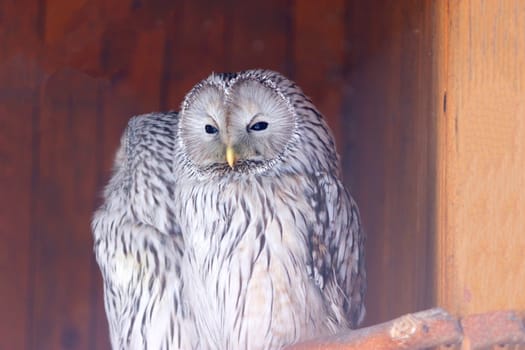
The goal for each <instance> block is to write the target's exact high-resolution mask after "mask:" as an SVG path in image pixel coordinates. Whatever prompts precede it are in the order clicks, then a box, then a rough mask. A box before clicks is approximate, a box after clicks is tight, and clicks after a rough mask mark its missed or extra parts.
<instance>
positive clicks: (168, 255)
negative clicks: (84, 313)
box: [93, 70, 365, 349]
mask: <svg viewBox="0 0 525 350" xmlns="http://www.w3.org/2000/svg"><path fill="white" fill-rule="evenodd" d="M227 158H228V159H227ZM228 163H231V165H232V166H230V164H228ZM93 232H94V236H95V253H96V256H97V261H98V263H99V265H100V269H101V271H102V275H103V278H104V287H105V305H106V312H107V315H108V320H109V324H110V334H111V340H112V345H113V348H114V349H145V348H149V349H278V348H280V347H282V346H284V345H287V344H292V343H295V342H297V341H300V340H306V339H308V338H310V337H313V336H318V335H326V334H331V333H334V332H336V331H338V330H341V329H343V328H347V327H355V326H356V325H357V324H358V323H359V322H360V321H361V319H362V317H363V316H364V306H363V294H364V289H365V271H364V257H363V241H364V235H363V233H362V230H361V226H360V221H359V213H358V210H357V206H356V205H355V203H354V201H353V200H352V198H351V197H350V195H349V194H348V192H347V191H346V190H345V188H344V187H343V185H342V183H341V180H340V169H339V164H338V157H337V154H336V152H335V146H334V141H333V137H332V136H331V133H330V131H329V129H328V127H327V125H326V123H325V122H324V120H323V119H322V117H321V115H320V114H319V112H317V110H316V109H315V107H314V106H313V104H312V103H311V102H310V100H309V99H308V98H306V97H305V96H304V95H303V93H302V92H301V90H300V89H299V88H298V87H297V86H296V85H295V84H294V83H293V82H291V81H289V80H288V79H286V78H284V77H282V76H281V75H279V74H278V73H275V72H271V71H264V70H253V71H245V72H240V73H234V74H213V75H211V76H210V77H209V78H208V79H206V80H204V81H203V82H201V83H199V84H197V85H196V86H195V87H194V88H193V89H192V90H191V91H190V92H189V93H188V95H187V96H186V98H185V101H184V102H183V105H182V109H181V112H180V114H177V113H175V112H171V113H153V114H148V115H143V116H138V117H135V118H133V119H132V120H131V121H130V123H129V125H128V128H127V130H126V132H125V133H124V136H123V138H122V142H121V148H120V150H119V151H118V154H117V157H116V161H115V171H114V175H113V177H112V179H111V180H110V182H109V184H108V186H107V188H106V191H105V203H104V204H103V206H102V207H101V208H100V209H99V210H98V211H97V212H96V214H95V217H94V220H93Z"/></svg>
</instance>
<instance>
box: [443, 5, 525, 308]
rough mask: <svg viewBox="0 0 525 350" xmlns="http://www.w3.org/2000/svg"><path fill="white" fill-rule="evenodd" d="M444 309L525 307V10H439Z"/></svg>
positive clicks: (464, 7) (491, 7)
mask: <svg viewBox="0 0 525 350" xmlns="http://www.w3.org/2000/svg"><path fill="white" fill-rule="evenodd" d="M435 16H436V19H437V30H436V39H435V48H434V50H433V51H434V52H435V53H436V55H438V57H437V64H436V65H435V74H436V76H437V80H436V86H437V88H438V93H436V95H435V98H436V100H437V101H438V102H439V103H438V102H436V105H437V106H440V108H439V110H438V111H437V112H438V116H437V122H438V126H437V137H438V140H437V143H438V154H437V169H438V171H437V174H438V176H437V179H438V182H437V221H436V222H437V237H436V247H437V254H436V263H435V264H436V273H437V282H436V283H437V301H438V304H439V305H440V306H442V307H445V308H447V309H448V310H450V311H451V312H453V313H458V314H460V315H465V314H470V313H474V312H486V311H491V310H497V309H508V308H517V309H523V308H525V293H524V292H523V284H524V283H525V259H524V258H523V254H524V252H525V190H524V189H525V175H524V174H525V69H524V67H525V2H523V1H521V0H502V1H477V0H464V1H463V0H462V1H439V2H435Z"/></svg>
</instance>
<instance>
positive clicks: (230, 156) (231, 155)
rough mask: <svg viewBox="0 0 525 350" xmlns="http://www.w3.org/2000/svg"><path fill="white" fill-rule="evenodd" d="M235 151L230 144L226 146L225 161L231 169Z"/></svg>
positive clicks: (233, 163)
mask: <svg viewBox="0 0 525 350" xmlns="http://www.w3.org/2000/svg"><path fill="white" fill-rule="evenodd" d="M236 160H237V159H236V156H235V151H234V150H233V147H232V146H226V161H227V162H228V165H229V166H230V168H232V169H233V166H234V165H235V161H236Z"/></svg>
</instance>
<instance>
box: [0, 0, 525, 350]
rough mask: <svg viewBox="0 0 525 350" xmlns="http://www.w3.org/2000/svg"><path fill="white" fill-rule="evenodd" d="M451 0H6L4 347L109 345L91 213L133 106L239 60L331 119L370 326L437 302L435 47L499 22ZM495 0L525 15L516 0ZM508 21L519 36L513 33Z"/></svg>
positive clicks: (1, 41) (172, 104) (0, 104)
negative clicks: (356, 227) (358, 218)
mask: <svg viewBox="0 0 525 350" xmlns="http://www.w3.org/2000/svg"><path fill="white" fill-rule="evenodd" d="M448 3H449V2H448V1H442V2H440V1H420V0H402V1H389V0H373V1H366V2H365V1H360V0H347V1H343V0H330V1H300V0H267V1H241V0H227V1H203V0H177V1H171V0H149V1H147V0H115V1H107V0H89V1H88V0H17V1H14V0H2V1H0V238H1V245H0V274H1V282H0V349H109V341H108V331H107V324H106V319H105V314H104V310H103V299H102V283H101V277H100V274H99V270H98V267H97V265H96V262H95V261H94V256H93V253H92V244H93V242H92V236H91V231H90V220H91V216H92V213H93V210H94V209H95V208H96V207H97V206H98V205H99V204H100V197H101V190H102V188H103V186H104V184H105V183H106V181H107V180H108V177H109V175H110V170H111V166H112V161H113V156H114V153H115V151H116V147H117V146H118V144H119V139H120V135H121V133H122V131H123V129H124V127H125V125H126V123H127V120H128V119H129V118H130V117H131V116H133V115H137V114H141V113H145V112H151V111H166V110H171V109H178V107H179V105H180V103H181V101H182V99H183V97H184V94H185V93H186V92H187V91H188V90H189V89H190V88H191V87H192V86H193V85H194V84H195V83H197V82H198V81H199V80H201V79H203V78H205V77H206V76H207V75H208V74H210V73H211V72H223V71H238V70H243V69H249V68H268V69H273V70H277V71H279V72H281V73H283V74H285V75H287V76H288V77H290V78H291V79H293V80H295V81H296V82H297V83H298V84H299V86H301V87H302V89H303V90H304V92H305V93H306V94H307V95H309V96H310V97H311V98H312V99H313V101H314V103H315V104H316V106H317V107H318V109H319V110H320V111H321V112H322V113H323V114H324V115H325V117H326V119H327V120H328V123H329V125H330V126H331V128H332V129H333V130H334V133H335V135H336V138H337V146H338V150H339V152H340V154H341V159H342V165H343V168H344V180H345V183H346V184H347V185H348V186H350V188H351V192H352V194H353V196H354V197H355V198H356V200H357V202H358V204H359V206H360V209H361V214H362V217H363V223H364V226H365V230H366V232H367V234H368V238H367V247H366V248H367V267H368V276H369V285H368V293H367V298H366V302H367V310H368V314H367V317H366V322H365V323H366V324H367V325H369V324H374V323H378V322H381V321H385V320H387V319H390V318H393V317H397V316H399V315H401V314H403V313H407V312H411V311H417V310H422V309H425V308H427V307H430V306H432V305H434V304H436V300H437V299H436V298H437V297H438V296H439V295H441V294H443V292H439V293H441V294H439V293H438V292H436V290H438V291H440V290H441V291H443V290H448V289H447V288H453V287H454V286H453V285H450V286H449V285H448V284H447V283H449V282H450V283H452V284H453V283H454V281H455V280H454V279H450V278H449V279H447V278H442V279H438V278H436V276H437V275H439V274H438V272H439V271H442V270H439V271H438V268H437V267H436V266H445V270H446V266H449V265H447V264H448V263H450V262H451V261H452V262H454V261H453V260H450V259H453V258H454V255H453V254H448V255H446V256H445V255H439V256H438V255H437V254H439V252H440V250H439V249H438V248H439V247H442V246H443V245H442V244H441V243H440V242H442V241H441V240H438V239H436V235H437V233H439V232H441V231H440V227H441V226H440V225H438V223H437V218H438V217H441V216H439V215H441V214H440V213H441V212H440V211H439V210H438V209H439V208H441V206H439V208H438V204H436V203H441V202H439V201H438V200H441V199H442V197H440V196H441V195H440V193H444V192H440V189H441V188H442V186H448V185H446V184H445V185H443V182H442V181H441V182H440V181H438V180H439V179H438V174H440V175H439V176H442V175H443V176H445V175H444V173H443V172H440V171H441V169H442V168H441V167H440V164H442V163H440V161H436V159H438V160H439V159H442V158H439V157H438V156H439V154H440V153H439V152H440V150H441V149H442V148H440V147H441V146H440V140H441V138H438V136H439V135H442V133H440V132H439V130H445V131H446V130H449V131H450V133H449V134H446V133H445V134H444V135H449V136H450V135H452V134H453V132H454V126H453V124H450V123H452V121H453V119H450V118H454V116H451V117H450V118H449V117H448V114H447V113H448V112H447V111H450V110H452V109H453V108H454V106H456V107H457V106H460V104H459V102H458V99H455V98H454V97H450V96H451V94H450V92H449V97H448V100H447V92H446V91H447V89H446V88H447V86H445V85H443V84H444V83H443V82H446V79H444V78H443V77H444V76H448V75H446V74H447V69H449V66H447V65H446V64H445V65H442V64H441V62H445V61H446V62H448V61H450V62H453V60H450V58H454V57H453V56H450V55H453V50H452V49H450V50H448V49H447V48H448V47H449V46H446V45H445V46H444V47H442V46H440V45H442V44H443V43H446V42H447V40H449V39H448V37H447V36H446V35H448V34H447V33H449V32H450V33H453V32H452V30H455V28H456V27H457V26H456V24H458V26H459V27H461V25H463V23H466V19H465V18H467V17H464V16H463V14H464V13H465V16H471V17H472V16H474V15H475V17H474V18H477V20H474V21H472V18H471V22H468V23H469V24H468V25H469V26H473V27H475V30H478V29H479V28H485V27H490V28H493V27H491V26H486V25H485V23H484V22H483V21H484V20H487V21H488V20H490V18H489V19H484V18H488V17H484V16H483V13H484V12H483V11H487V10H486V8H483V9H481V10H479V11H478V10H477V9H476V8H477V3H475V2H472V3H471V2H470V1H466V2H465V3H466V5H459V4H458V2H454V1H453V2H452V5H450V7H449V5H448ZM480 3H481V2H480ZM506 3H507V4H510V5H512V6H514V7H512V6H510V7H509V6H507V7H505V8H504V11H507V12H505V13H506V14H509V15H510V14H511V13H513V14H514V16H521V17H519V18H518V20H519V21H518V20H516V19H514V22H512V23H511V24H509V25H510V26H513V27H512V28H521V26H522V25H523V21H521V19H523V18H524V17H525V16H524V11H523V6H522V5H519V4H520V3H519V1H514V2H511V1H507V2H506ZM461 6H467V8H463V7H461ZM460 7H461V8H460ZM487 7H494V6H490V5H487ZM500 7H501V6H500ZM471 8H475V9H474V12H472V11H471V12H469V11H470V9H471ZM516 8H518V10H519V11H518V15H516V14H515V12H516ZM456 10H457V13H458V14H457V15H456V14H455V12H453V11H456ZM476 11H477V12H476ZM480 11H481V12H480ZM490 11H492V9H490ZM499 11H500V12H501V8H500V10H499ZM473 13H474V15H473ZM513 18H514V17H513ZM516 18H517V17H516ZM454 21H456V22H454ZM476 21H477V22H476ZM516 21H518V22H516ZM498 23H499V24H497V25H499V26H502V25H503V24H501V23H504V22H502V21H500V22H498ZM505 23H506V22H505ZM459 27H458V28H459ZM476 28H478V29H476ZM494 28H496V27H494ZM498 28H499V27H498ZM503 32H505V33H506V34H505V35H507V39H506V40H509V39H508V36H509V35H510V37H511V39H510V40H515V42H514V46H515V47H521V48H522V49H523V48H524V45H523V43H524V40H523V35H522V34H519V33H520V32H519V31H513V32H507V31H506V29H505V28H503ZM503 32H501V33H500V32H498V33H497V34H496V35H497V36H498V38H500V37H503V34H502V33H503ZM443 33H445V34H443ZM460 33H461V35H463V33H468V31H467V29H465V30H463V29H462V30H461V31H460ZM509 33H510V34H509ZM512 33H514V34H512ZM524 33H525V31H524ZM513 35H514V36H513ZM520 35H521V36H520ZM450 37H451V38H452V39H453V40H456V41H455V44H458V46H459V44H461V43H462V41H461V40H462V39H461V38H463V36H461V37H459V36H458V37H453V36H452V34H451V36H450ZM454 38H455V39H454ZM465 40H467V39H465ZM468 40H476V38H474V39H472V37H471V38H470V39H468ZM480 40H481V39H480ZM481 41H482V40H481ZM477 43H478V42H476V43H475V44H476V45H477ZM489 44H490V43H489ZM471 45H472V42H471ZM512 47H513V46H512V42H511V44H509V48H508V49H509V50H510V49H511V48H512ZM452 48H453V47H452ZM505 48H507V47H506V46H505ZM505 48H504V49H505ZM447 50H448V51H447ZM518 51H519V50H518ZM518 51H516V52H518ZM523 51H524V50H521V52H523ZM449 52H451V53H450V54H449ZM447 55H448V56H447ZM516 55H518V56H519V53H517V54H516ZM518 56H516V57H518ZM520 57H521V56H520ZM440 59H443V60H442V61H438V60H440ZM520 60H521V58H520ZM454 62H455V61H454ZM519 62H522V61H519ZM519 62H518V63H519ZM477 64H479V65H483V62H477ZM496 66H499V63H498V62H496V61H495V63H494V67H496ZM484 67H485V69H487V68H486V67H487V66H486V65H485V66H484ZM490 67H492V66H490ZM490 67H489V69H490ZM512 67H514V68H512ZM512 67H511V68H508V69H510V71H509V72H507V74H508V75H511V76H516V72H517V70H516V69H517V68H516V67H519V64H516V65H515V66H512ZM521 67H523V65H521ZM452 69H454V66H453V65H452V64H451V65H450V70H451V71H452ZM512 69H514V70H512ZM458 70H460V69H459V68H458ZM465 71H467V70H465ZM443 72H444V73H443ZM476 72H477V71H475V72H474V74H476ZM444 74H445V75H444ZM470 74H472V71H471V72H470ZM454 76H455V75H454ZM482 77H483V79H482V80H479V81H478V82H477V83H481V84H483V82H484V81H492V80H494V75H488V76H484V75H483V76H482ZM520 77H521V76H520ZM520 79H521V78H520ZM524 81H525V80H523V79H522V80H519V82H524ZM442 83H443V84H442ZM440 84H441V85H440ZM520 84H521V83H519V84H518V85H513V86H514V89H515V90H516V89H518V90H516V91H522V90H519V89H522V87H523V86H524V85H525V84H521V85H520ZM456 85H457V84H456ZM516 86H518V88H516ZM498 89H499V88H498ZM448 91H452V89H450V90H448ZM480 96H481V95H480ZM480 96H478V97H480ZM480 98H481V99H482V98H483V96H481V97H480ZM447 101H448V102H447ZM447 108H448V109H447ZM457 110H460V111H462V110H461V108H460V107H457ZM524 110H525V109H522V110H520V113H523V111H524ZM467 114H468V113H467ZM468 115H470V114H468ZM513 115H515V114H513ZM460 117H462V115H460ZM440 118H442V119H440ZM455 118H456V123H457V120H458V116H457V115H456V117H455ZM440 120H441V121H440ZM459 120H460V121H461V122H460V126H459V128H461V127H464V126H465V125H468V122H467V123H463V122H462V121H463V120H464V119H459ZM449 121H451V122H450V123H449ZM441 123H444V124H443V125H442V124H441ZM442 128H443V129H442ZM457 128H458V126H457V125H456V129H455V130H456V131H457ZM498 130H499V129H498ZM520 130H523V128H522V129H520ZM449 136H446V137H449ZM478 136H479V135H478ZM481 136H483V135H481ZM444 140H445V143H446V145H448V143H447V142H448V141H446V140H449V139H447V138H445V139H444ZM492 141H494V142H499V139H496V140H492ZM446 145H445V146H446ZM447 147H448V146H447ZM445 148H446V147H445ZM452 148H453V147H452ZM461 149H463V148H461ZM516 159H518V160H523V157H521V158H519V157H518V158H513V160H512V161H513V162H515V161H516ZM447 164H448V163H447ZM519 164H522V163H519ZM516 171H518V170H516ZM440 179H442V178H440ZM519 181H521V180H519ZM452 190H453V188H452ZM445 192H446V193H448V192H447V191H445ZM520 198H521V197H520ZM520 201H521V202H520ZM524 202H525V201H524V200H523V198H521V199H519V200H518V202H516V203H524ZM481 210H484V209H483V208H482V209H481ZM522 214H523V213H522V212H521V215H522ZM445 219H446V218H445ZM445 219H444V220H445ZM446 222H447V223H451V224H450V225H449V226H450V227H452V228H454V227H456V226H454V225H453V224H454V221H446ZM516 227H517V228H519V229H521V227H523V226H515V227H514V228H513V229H511V230H510V233H512V234H514V233H516V232H518V231H519V230H518V229H517V228H516ZM451 232H452V231H451ZM470 237H471V238H469V239H470V240H472V237H474V236H470ZM522 243H523V241H519V242H518V246H519V245H520V244H522ZM440 244H441V245H440ZM445 245H446V244H445ZM487 249H489V250H490V248H487ZM507 257H508V256H507ZM447 259H448V260H447ZM494 259H498V258H497V257H494ZM507 260H508V259H507ZM436 261H437V262H436ZM496 261H498V260H496ZM440 262H443V264H444V265H440V264H439V263H440ZM520 264H521V263H517V264H515V265H512V266H513V267H514V268H521V267H523V266H522V264H521V265H520ZM450 266H456V265H450ZM518 270H519V269H518ZM452 272H454V271H452ZM452 272H450V271H449V272H447V274H448V275H447V276H452V275H453V274H452ZM467 272H468V271H467ZM440 276H441V275H440ZM520 276H523V275H520ZM439 281H445V282H443V283H441V282H439ZM437 287H439V288H437ZM482 287H483V286H481V287H480V288H482ZM461 293H462V294H461V296H462V297H463V295H464V294H465V293H467V294H466V295H467V296H469V298H471V299H472V298H474V299H475V298H476V294H475V292H473V291H472V290H470V289H469V290H465V291H463V290H462V291H461ZM468 293H470V294H468ZM440 300H441V299H440ZM442 300H449V299H446V298H444V299H442ZM462 300H463V299H462ZM507 300H508V298H507ZM520 300H523V299H520ZM521 302H522V306H523V303H524V302H523V301H521ZM449 305H453V306H454V310H460V311H461V310H465V309H462V308H461V307H455V306H457V305H459V304H454V303H449ZM484 305H487V304H484ZM498 305H499V304H498ZM467 311H470V309H467Z"/></svg>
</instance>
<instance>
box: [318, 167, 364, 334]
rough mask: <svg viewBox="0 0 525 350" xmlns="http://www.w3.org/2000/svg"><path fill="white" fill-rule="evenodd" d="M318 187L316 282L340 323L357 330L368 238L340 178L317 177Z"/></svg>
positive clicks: (362, 313) (362, 315) (323, 175)
mask: <svg viewBox="0 0 525 350" xmlns="http://www.w3.org/2000/svg"><path fill="white" fill-rule="evenodd" d="M315 183H316V184H315V185H314V187H315V194H314V200H313V205H314V211H315V213H316V218H315V220H314V222H313V224H312V231H311V233H310V245H311V251H312V274H313V278H314V281H315V283H316V284H317V285H318V286H319V288H320V289H321V292H322V294H323V296H324V298H325V301H326V304H327V307H328V309H329V310H331V311H332V314H333V316H334V317H335V318H336V320H337V323H338V324H342V325H344V324H346V325H348V326H350V327H352V328H354V327H357V325H358V324H359V323H360V322H361V321H362V319H363V318H364V315H365V307H364V293H365V288H366V272H365V261H364V239H365V236H364V232H363V230H362V227H361V221H360V216H359V210H358V208H357V205H356V203H355V202H354V200H353V199H352V197H351V196H350V194H349V193H348V192H347V190H346V189H345V188H344V186H343V185H342V183H341V182H340V180H339V179H338V178H337V177H335V176H333V175H330V174H317V176H316V178H315Z"/></svg>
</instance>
